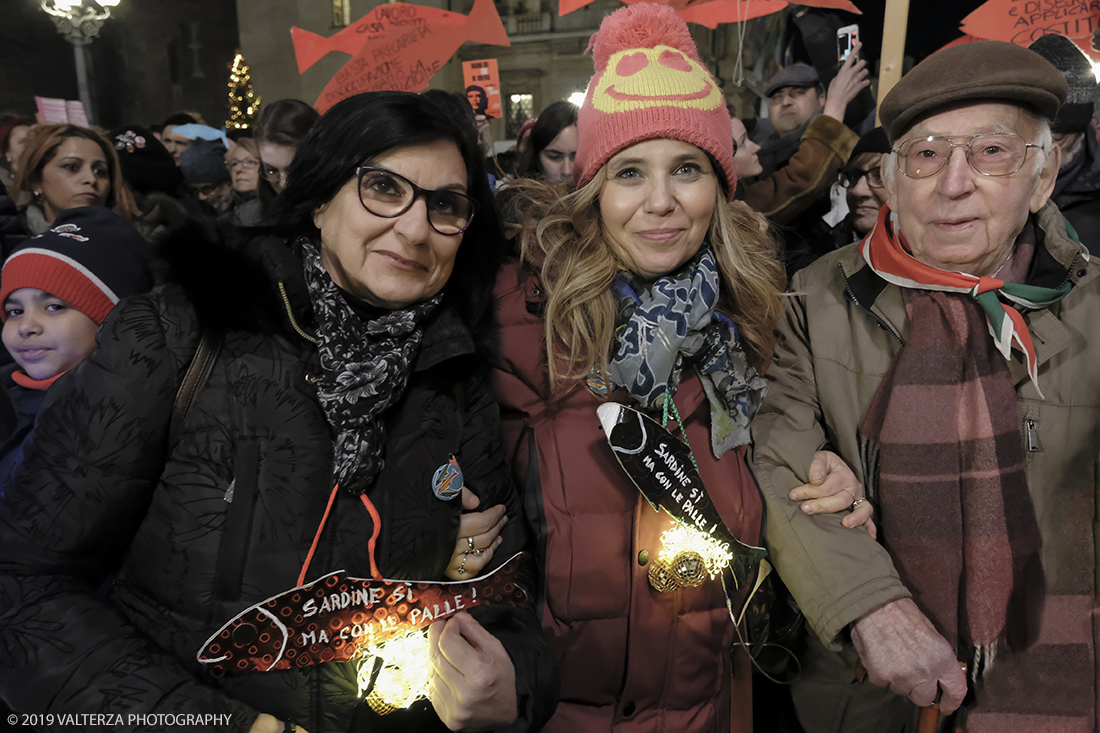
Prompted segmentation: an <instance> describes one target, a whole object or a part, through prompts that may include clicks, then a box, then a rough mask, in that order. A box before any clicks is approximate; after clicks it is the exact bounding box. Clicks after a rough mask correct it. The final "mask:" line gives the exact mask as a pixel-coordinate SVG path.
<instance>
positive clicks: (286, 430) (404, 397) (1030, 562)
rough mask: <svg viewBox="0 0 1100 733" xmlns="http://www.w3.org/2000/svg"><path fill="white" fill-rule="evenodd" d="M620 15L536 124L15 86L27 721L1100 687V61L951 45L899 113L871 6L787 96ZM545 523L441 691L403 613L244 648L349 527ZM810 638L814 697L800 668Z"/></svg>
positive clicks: (972, 717)
mask: <svg viewBox="0 0 1100 733" xmlns="http://www.w3.org/2000/svg"><path fill="white" fill-rule="evenodd" d="M856 46H857V48H856V51H857V52H858V50H859V49H858V43H857V44H856ZM591 50H592V53H593V60H594V64H595V72H594V75H593V77H592V79H591V81H590V83H589V85H588V90H587V92H586V96H585V99H584V102H583V103H582V104H581V105H580V106H579V107H578V106H576V105H574V104H572V103H570V102H565V101H561V102H554V103H553V104H551V105H549V106H548V107H547V108H546V109H544V110H542V111H541V112H540V113H539V115H538V116H537V117H536V118H532V119H531V120H529V121H528V122H527V123H526V124H524V125H523V126H522V127H521V129H520V132H519V135H518V136H517V140H516V146H515V148H514V149H513V150H509V151H506V152H505V153H500V154H497V153H496V152H495V151H494V150H493V149H491V147H490V146H488V145H487V144H486V135H485V120H484V119H483V118H484V115H483V114H482V115H480V116H479V114H478V112H479V111H478V110H475V109H473V108H472V107H471V105H473V104H474V103H476V102H480V101H482V99H483V98H484V94H479V93H478V90H477V89H476V88H473V89H472V90H471V89H466V90H462V91H460V92H457V93H448V92H445V91H441V90H430V91H428V92H425V93H423V94H413V93H407V92H396V91H393V92H385V91H383V92H371V93H367V94H360V95H356V96H352V97H349V98H347V99H345V100H343V101H341V102H339V103H338V104H336V105H335V106H333V107H332V108H331V109H330V110H328V111H327V112H326V114H324V115H323V116H320V115H318V114H317V113H316V111H314V110H313V109H312V108H311V107H310V106H309V105H307V104H305V103H303V102H300V101H297V100H280V101H276V102H273V103H270V104H268V105H265V106H264V108H263V109H262V111H261V113H260V115H259V117H258V119H257V120H256V123H255V125H254V127H253V128H252V129H251V130H250V131H247V132H246V134H238V133H234V134H233V135H229V134H227V133H226V131H225V130H224V129H218V128H216V127H213V126H209V125H207V124H206V123H205V121H204V120H203V119H201V117H200V116H198V115H196V114H194V113H177V114H173V115H171V116H170V117H168V118H167V119H165V120H164V121H163V123H161V124H160V125H156V126H151V127H147V126H143V125H136V124H130V125H124V126H121V127H119V128H117V129H115V130H111V131H103V130H99V129H91V128H85V127H79V126H75V125H70V124H58V125H43V124H36V123H35V121H34V120H33V119H31V118H29V117H24V116H19V115H9V116H7V117H0V150H2V151H3V156H2V158H3V159H2V160H0V187H2V188H0V250H2V255H3V269H2V271H0V301H2V302H3V310H2V311H0V321H3V329H2V336H3V343H4V346H5V347H6V351H7V353H6V354H4V359H3V365H2V366H0V387H2V388H3V389H2V391H0V650H3V652H2V653H0V702H2V703H4V704H5V705H6V706H7V710H5V712H7V713H10V714H11V715H12V718H11V719H12V720H20V719H21V716H23V717H24V718H26V723H27V724H28V725H29V726H31V727H34V728H38V729H41V730H65V729H66V728H65V725H66V723H65V720H66V718H65V717H64V715H65V714H88V713H95V714H107V715H118V716H120V717H118V718H117V719H116V726H115V727H116V728H117V729H118V730H129V729H135V730H136V729H145V728H146V727H148V726H147V724H146V722H145V721H147V720H148V718H147V717H142V718H139V719H137V720H138V721H139V722H134V720H135V716H133V715H131V716H130V717H129V718H126V717H125V716H126V715H127V714H135V713H136V714H140V715H141V716H149V715H151V714H166V715H176V714H187V715H194V716H196V718H195V719H196V720H201V721H205V722H197V723H195V724H194V725H193V726H189V728H190V729H194V730H215V729H217V730H231V731H248V732H250V733H251V732H255V733H284V732H285V733H291V732H293V731H305V732H308V733H324V732H326V731H365V732H368V733H371V732H375V733H377V732H381V731H391V730H392V731H432V730H455V731H458V730H468V731H484V730H498V731H508V732H509V733H519V732H527V731H531V732H534V731H550V732H551V733H553V732H556V731H562V732H567V733H588V732H592V733H596V732H597V731H598V732H606V731H612V730H614V731H621V732H623V733H630V732H633V731H638V732H642V731H654V732H655V731H677V732H679V731H684V732H687V733H694V732H696V731H698V732H699V733H703V732H711V731H738V732H744V733H748V732H749V731H754V730H755V731H769V733H770V732H772V731H775V732H777V733H786V732H787V731H794V730H798V729H799V728H800V729H801V730H803V731H805V732H806V733H864V732H866V733H931V732H932V731H956V732H961V731H969V732H970V733H983V732H985V731H996V733H1025V732H1028V733H1032V732H1033V733H1039V732H1040V731H1042V732H1044V733H1049V732H1050V731H1067V732H1068V731H1074V732H1076V731H1082V732H1084V731H1095V730H1096V729H1097V726H1098V725H1100V717H1098V715H1100V702H1098V701H1100V672H1098V669H1100V662H1098V661H1097V660H1098V659H1100V624H1098V623H1097V621H1096V619H1097V618H1098V617H1100V615H1098V608H1100V604H1098V598H1100V595H1098V593H1100V589H1098V588H1097V582H1098V581H1097V578H1098V567H1100V560H1098V558H1100V530H1098V529H1097V523H1096V521H1095V517H1096V516H1097V515H1098V512H1100V507H1098V506H1097V502H1098V495H1100V491H1098V490H1100V370H1098V369H1097V368H1096V364H1097V363H1098V362H1100V339H1098V338H1097V333H1096V330H1097V328H1098V327H1100V326H1098V324H1100V269H1098V267H1097V264H1096V263H1093V262H1092V261H1091V256H1090V252H1095V251H1097V247H1098V245H1097V243H1096V241H1097V237H1098V236H1100V230H1097V229H1096V225H1094V224H1093V223H1092V222H1093V211H1094V209H1096V206H1097V205H1098V203H1097V202H1100V178H1096V177H1095V176H1094V173H1095V170H1094V169H1096V167H1097V166H1098V165H1100V163H1097V156H1098V155H1100V143H1098V142H1097V140H1098V137H1097V128H1096V122H1095V121H1094V113H1095V112H1096V110H1095V106H1094V103H1093V95H1094V93H1095V92H1096V89H1097V83H1096V79H1095V77H1093V76H1092V72H1091V66H1089V67H1088V73H1085V68H1086V66H1087V65H1088V61H1087V59H1086V58H1085V57H1084V56H1083V54H1081V52H1080V51H1079V50H1077V49H1076V48H1075V47H1074V46H1073V44H1072V43H1071V42H1070V41H1068V40H1067V39H1065V38H1062V37H1060V36H1053V37H1048V36H1044V37H1043V38H1042V39H1040V40H1039V41H1037V42H1036V43H1035V44H1034V45H1033V47H1032V48H1031V49H1029V48H1025V47H1022V46H1017V45H1013V44H1008V43H1000V42H994V41H983V42H974V43H967V44H961V45H957V46H953V47H950V48H947V49H945V50H943V51H940V52H938V53H937V54H934V55H933V56H931V57H929V58H928V59H926V60H924V61H922V62H921V63H920V64H918V65H917V66H916V67H915V68H913V69H912V71H910V72H909V73H908V74H906V75H905V76H903V77H902V79H901V81H900V82H898V83H897V84H896V85H895V86H894V88H893V89H892V90H890V92H889V94H887V95H886V97H885V98H884V100H883V101H882V103H881V105H880V106H879V108H878V109H877V111H876V112H877V115H878V118H879V120H880V121H881V125H880V126H875V122H874V119H873V118H869V119H867V120H854V121H853V120H850V119H849V120H847V124H846V117H849V116H850V115H849V105H850V104H851V102H852V101H853V100H854V99H855V98H856V96H857V95H858V94H859V93H860V92H861V90H863V89H864V88H866V87H867V85H868V70H867V62H866V60H863V59H860V58H859V54H858V53H854V54H852V55H851V56H849V57H848V58H847V59H846V60H845V61H843V62H842V63H838V65H837V67H836V68H834V69H831V70H820V73H819V70H817V69H815V68H814V67H812V66H810V65H807V64H793V65H790V66H787V67H786V68H783V69H781V70H779V71H778V72H777V73H776V74H775V76H774V77H773V78H772V79H771V80H770V81H769V82H768V83H767V84H766V87H765V97H766V102H767V108H768V115H767V117H766V118H765V119H762V120H739V119H737V118H736V117H731V114H730V108H729V106H728V104H727V100H726V99H725V97H724V96H723V94H722V91H721V88H720V87H719V85H718V84H717V83H716V81H715V79H714V78H713V77H712V75H711V73H710V72H709V71H708V70H707V68H706V66H705V65H704V63H703V62H702V60H701V59H700V56H699V53H698V50H697V49H696V46H695V44H694V42H693V40H692V38H691V35H690V33H689V32H688V29H687V26H686V24H685V23H684V22H683V21H682V20H681V19H680V18H679V17H678V16H677V15H676V13H675V12H674V11H673V10H672V9H671V8H670V7H668V6H667V5H652V4H648V3H639V4H634V5H631V6H629V7H626V8H622V9H620V10H617V11H615V12H614V13H611V14H610V15H609V16H607V17H606V18H605V19H604V20H603V22H602V24H601V26H600V29H599V31H598V32H597V33H596V34H595V35H594V36H593V38H592V42H591ZM960 69H965V70H966V73H965V74H960V73H958V70H960ZM823 74H824V75H826V76H827V77H829V76H831V78H830V79H828V83H827V84H824V83H823V82H822V80H821V79H822V75H823ZM609 402H615V403H620V404H622V405H624V406H626V407H629V408H631V411H624V414H634V412H633V411H637V412H639V413H642V414H644V415H647V416H648V418H650V419H652V420H653V421H656V422H657V423H658V424H659V426H661V427H663V428H665V429H666V430H667V431H669V435H670V437H669V439H671V440H675V441H679V442H682V448H683V450H684V451H686V454H687V455H688V456H689V458H690V463H691V466H686V465H683V466H681V465H680V464H678V463H676V462H675V459H670V458H669V457H668V455H669V454H668V453H667V451H664V449H662V451H660V452H657V453H655V454H654V456H656V457H657V458H659V459H663V460H665V461H666V464H665V465H666V467H667V468H668V469H669V474H675V477H676V478H677V479H679V480H680V481H681V482H682V485H683V486H688V485H689V484H690V486H691V487H692V488H691V496H690V501H689V502H686V503H685V506H686V509H684V512H683V516H679V515H676V514H670V511H671V509H670V508H669V506H666V507H665V509H659V508H658V507H657V505H656V503H651V502H655V501H656V500H655V499H653V497H652V496H651V495H649V494H646V493H645V488H644V487H642V486H641V485H640V484H638V485H636V484H635V483H634V481H635V480H637V479H636V477H633V476H632V475H631V474H628V473H627V472H626V471H625V470H624V465H625V463H622V464H621V463H620V460H621V458H620V456H619V455H618V454H617V453H616V451H627V450H631V451H633V452H635V453H636V452H639V451H642V450H643V448H644V447H645V446H644V445H643V446H642V447H638V448H636V449H630V448H623V447H616V448H615V449H614V450H613V449H612V447H611V446H610V445H609V444H608V440H609V435H610V433H611V426H609V425H607V424H605V419H604V416H603V413H600V415H599V416H598V415H597V410H599V409H600V408H601V406H605V405H606V404H607V403H609ZM626 419H634V418H626ZM638 419H639V420H642V419H643V418H638ZM641 424H643V425H648V424H649V423H645V422H643V423H641ZM657 429H658V428H645V430H650V431H654V430H657ZM643 442H644V441H643ZM646 459H647V460H650V461H652V457H649V456H647V457H646ZM670 460H671V461H672V462H671V463H670V462H668V461H670ZM647 465H648V464H647ZM440 476H450V477H457V479H456V481H457V486H456V487H455V488H454V490H451V489H450V488H448V485H446V483H447V482H445V481H441V479H440ZM657 476H658V477H663V480H664V481H666V482H667V481H668V476H666V474H663V473H657ZM691 476H696V483H692V479H691ZM639 489H642V491H639ZM670 493H672V494H675V493H676V492H675V490H674V489H673V490H672V491H671V492H670ZM699 513H707V516H709V517H713V521H714V523H715V524H714V525H713V526H712V528H711V532H712V536H710V537H708V536H706V535H705V534H700V533H697V532H696V533H692V532H690V531H688V528H689V527H691V526H694V524H693V523H694V521H695V514H699ZM718 526H721V532H720V533H719V534H714V532H715V529H714V528H715V527H718ZM719 536H729V537H733V538H736V540H738V542H739V543H740V545H739V546H738V547H737V548H733V547H730V546H729V545H728V544H725V545H723V544H721V543H719V542H716V541H715V539H714V537H719ZM685 543H686V544H685ZM756 546H762V547H763V549H764V550H766V553H767V560H766V562H765V561H761V560H760V555H759V554H755V552H754V550H753V548H755V547H756ZM685 548H686V549H685ZM716 548H717V549H716ZM519 553H524V554H525V555H526V556H527V557H528V562H527V563H526V564H525V565H524V566H523V568H522V569H521V570H520V571H519V575H518V576H517V578H516V580H515V584H516V586H517V587H518V588H519V589H521V590H522V592H523V595H524V597H525V598H526V600H525V601H524V602H519V603H518V604H511V603H505V602H488V603H483V604H481V605H478V606H476V607H473V608H469V609H467V610H461V611H457V610H456V612H454V613H448V614H447V615H446V617H445V618H441V619H440V620H436V621H435V622H434V623H432V624H431V625H430V626H429V627H428V631H427V636H426V647H427V650H426V651H424V652H423V653H422V656H420V657H417V658H416V659H414V660H413V661H412V662H406V663H409V664H415V665H418V666H420V667H422V668H424V669H425V670H427V672H426V679H427V680H428V681H427V683H426V688H425V690H424V696H423V698H422V699H420V700H417V701H415V702H412V703H411V704H410V705H408V706H406V707H403V708H400V709H396V710H386V709H379V708H378V706H377V705H375V704H373V702H371V701H370V700H368V698H369V692H364V690H365V689H366V688H370V687H371V686H373V685H374V684H375V683H376V679H377V676H378V674H379V672H378V668H377V667H376V668H375V670H374V672H373V674H371V673H370V670H369V669H368V670H367V674H366V677H365V678H364V672H363V669H362V667H363V665H362V661H361V660H360V659H354V658H353V659H350V660H347V661H336V660H332V661H328V660H326V659H322V658H321V657H322V656H323V655H321V654H318V658H317V659H311V660H310V663H304V662H303V663H301V664H299V665H297V666H295V665H291V666H290V667H289V668H285V669H271V670H268V671H263V672H248V673H234V672H230V673H228V674H224V673H221V672H220V671H218V669H216V668H212V667H210V666H208V665H207V664H205V663H204V661H203V657H202V655H201V654H200V652H201V650H202V649H203V648H204V646H205V644H206V643H207V640H209V639H211V638H212V635H214V634H215V633H216V632H217V631H218V630H219V629H221V628H222V627H223V626H225V625H226V624H227V622H229V621H230V620H231V619H234V618H235V617H236V616H237V615H238V614H240V613H241V612H242V611H243V610H245V609H248V608H249V607H253V606H257V605H258V604H262V603H264V602H266V601H267V599H271V598H274V597H277V596H280V594H284V593H287V592H294V589H296V588H300V587H301V586H304V585H305V584H307V583H310V582H312V581H314V580H316V579H318V578H322V577H326V576H329V575H330V574H333V573H336V572H338V571H344V572H346V573H347V574H348V575H349V576H354V577H357V578H370V579H373V580H378V581H381V580H383V579H385V580H389V581H409V582H411V581H421V582H437V583H463V582H465V581H470V580H474V579H479V578H486V577H490V576H492V575H493V573H495V572H497V571H498V570H499V569H500V568H501V565H502V564H503V563H504V562H505V561H507V560H509V558H512V557H513V556H515V555H517V554H519ZM761 554H762V553H761ZM792 611H793V613H794V616H795V618H796V619H797V618H802V617H804V619H805V623H804V625H802V626H800V625H799V624H798V623H794V624H793V625H789V626H787V627H786V628H785V629H784V633H783V634H780V633H778V628H777V627H778V625H779V624H780V623H781V618H784V615H785V614H790V613H791V612H792ZM437 613H438V610H437ZM243 628H244V627H243V626H242V627H237V631H235V632H234V635H236V634H237V632H239V631H241V630H242V629H243ZM249 628H251V627H249ZM788 632H789V633H788ZM250 641H251V637H250V639H246V640H245V641H244V642H243V643H244V645H245V646H247V645H248V643H250ZM777 649H778V650H779V652H780V654H779V658H780V659H782V660H783V661H784V664H783V665H780V667H785V669H782V670H781V669H779V667H777V666H776V665H775V664H774V660H775V659H776V655H775V653H774V652H775V651H776V650H777ZM254 653H255V652H254ZM765 656H767V657H768V660H769V661H765ZM754 670H755V671H754ZM775 674H783V675H785V679H784V681H785V683H787V684H788V686H789V692H788V693H786V694H787V699H788V700H789V701H790V707H791V709H793V711H794V713H793V716H792V715H791V714H790V711H786V710H776V709H772V707H771V704H769V703H765V702H762V699H761V697H760V695H759V694H757V695H756V697H755V699H754V690H753V685H754V682H755V683H757V684H758V691H759V689H760V687H761V686H763V683H764V682H765V680H766V679H770V678H771V677H772V676H773V675H775ZM363 679H368V680H369V684H367V686H366V688H364V684H363ZM50 715H55V716H56V717H48V716H50ZM26 716H29V717H26ZM792 717H796V718H797V722H795V721H794V720H792ZM189 720H190V719H189ZM127 721H129V722H127Z"/></svg>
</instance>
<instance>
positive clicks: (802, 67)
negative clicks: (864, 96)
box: [752, 64, 844, 178]
mask: <svg viewBox="0 0 1100 733" xmlns="http://www.w3.org/2000/svg"><path fill="white" fill-rule="evenodd" d="M764 96H765V97H767V98H768V120H767V122H762V123H761V124H759V125H757V127H756V129H754V130H753V134H752V139H753V142H755V143H757V144H758V145H759V146H760V152H759V153H758V155H759V158H760V164H761V165H762V166H763V167H764V172H763V173H762V174H761V178H766V177H768V176H770V175H771V174H772V173H774V172H775V170H776V169H777V168H780V167H781V166H783V165H784V164H785V163H786V162H787V161H788V160H790V159H791V156H793V155H794V154H795V151H796V150H798V143H799V141H800V140H801V139H802V135H803V133H805V132H806V130H807V129H808V128H809V126H810V121H811V120H813V119H814V118H816V117H817V116H818V115H820V114H821V113H822V111H823V110H824V108H825V88H824V87H822V86H821V80H820V79H819V78H818V76H817V71H815V70H814V67H812V66H809V65H808V64H792V65H790V66H787V67H785V68H782V69H780V70H779V71H778V72H776V74H775V76H773V77H772V78H771V79H770V80H769V81H768V83H767V85H766V86H765V87H764ZM840 115H841V120H843V117H844V109H843V108H842V109H841V110H840Z"/></svg>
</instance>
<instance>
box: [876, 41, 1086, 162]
mask: <svg viewBox="0 0 1100 733" xmlns="http://www.w3.org/2000/svg"><path fill="white" fill-rule="evenodd" d="M1068 94H1069V85H1068V84H1066V78H1065V77H1064V76H1063V75H1062V72H1060V71H1058V69H1056V68H1055V67H1054V65H1053V64H1051V63H1050V62H1049V61H1047V60H1046V59H1044V58H1043V57H1042V56H1040V55H1039V54H1037V53H1035V52H1034V51H1030V50H1028V49H1026V48H1024V47H1023V46H1017V45H1016V44H1014V43H1005V42H1004V41H976V42H974V43H962V44H959V45H957V46H952V47H950V48H945V49H944V50H942V51H940V52H939V53H935V54H933V55H931V56H929V57H928V58H926V59H925V60H924V61H922V62H920V63H919V64H917V65H916V66H915V67H914V68H913V70H912V71H910V72H909V73H908V74H906V75H905V76H903V77H902V78H901V81H899V82H898V83H897V84H896V85H895V86H894V88H893V89H891V90H890V93H889V94H887V95H886V99H884V100H882V105H881V107H880V108H879V116H880V118H881V119H882V126H883V127H884V128H886V134H887V135H889V137H890V142H896V141H897V139H898V138H899V137H900V136H901V135H902V134H904V133H905V131H906V130H908V129H909V128H910V127H912V126H913V125H914V124H915V123H916V122H917V121H918V120H919V119H920V118H922V117H925V116H927V115H928V114H930V113H932V112H935V111H936V110H937V109H939V108H940V107H945V106H947V105H951V104H957V103H959V102H965V101H968V100H974V101H992V102H1007V103H1009V104H1018V105H1020V106H1022V107H1027V108H1029V109H1030V110H1031V111H1032V112H1035V113H1037V114H1039V115H1041V116H1043V117H1046V118H1047V119H1050V120H1053V119H1054V118H1055V117H1056V116H1057V115H1058V108H1059V107H1060V106H1061V105H1062V102H1064V101H1065V99H1066V95H1068Z"/></svg>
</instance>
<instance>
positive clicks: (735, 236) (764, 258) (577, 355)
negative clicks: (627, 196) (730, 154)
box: [516, 166, 786, 391]
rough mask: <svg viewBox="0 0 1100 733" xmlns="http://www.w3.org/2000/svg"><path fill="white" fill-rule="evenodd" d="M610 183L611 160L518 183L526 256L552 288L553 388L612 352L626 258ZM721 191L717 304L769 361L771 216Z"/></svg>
mask: <svg viewBox="0 0 1100 733" xmlns="http://www.w3.org/2000/svg"><path fill="white" fill-rule="evenodd" d="M606 182H607V169H606V166H605V167H603V168H601V169H600V170H599V171H597V173H596V175H595V176H594V177H593V178H592V181H591V182H589V183H588V184H587V185H586V186H584V188H581V189H578V190H574V191H569V190H568V187H569V184H563V183H547V182H544V181H532V180H521V181H518V182H516V187H517V188H519V189H520V194H521V195H522V196H524V197H525V199H526V201H525V204H526V211H525V212H524V217H523V225H522V229H521V230H520V243H521V259H522V261H523V263H524V264H525V265H526V266H528V267H530V268H532V269H534V270H535V271H536V272H537V273H538V274H539V276H540V278H541V280H542V287H543V289H544V290H545V292H546V294H547V301H546V310H545V313H544V319H545V322H546V352H547V354H548V356H549V369H550V386H551V389H553V390H554V391H559V390H561V389H563V388H565V387H567V386H568V385H569V383H570V382H573V381H575V380H579V379H584V378H585V377H586V376H587V375H588V374H589V372H591V371H592V370H593V369H594V368H596V367H598V368H600V369H601V370H603V372H604V373H606V371H607V365H608V361H609V360H610V356H611V354H610V352H611V348H612V344H613V341H614V330H615V315H616V308H617V306H616V303H615V300H614V298H613V297H612V295H611V284H612V282H613V281H614V280H615V276H616V275H617V274H618V272H619V270H620V268H621V263H620V261H619V259H618V258H617V257H616V255H615V253H614V251H613V250H612V249H611V246H610V245H609V244H608V243H607V239H606V236H605V234H604V229H603V223H602V220H601V216H600V207H599V197H600V193H601V192H602V191H603V187H604V185H605V184H606ZM715 192H716V193H715V197H716V203H715V207H714V213H713V214H712V216H711V221H710V227H709V228H708V230H707V241H709V242H710V243H711V246H712V247H713V248H714V253H715V256H716V260H717V262H718V269H719V272H720V276H721V288H720V296H719V301H718V308H719V309H720V310H721V311H722V312H724V313H725V314H726V315H728V316H729V317H730V318H731V319H732V320H733V322H734V323H735V324H736V325H737V328H738V331H739V333H740V336H741V343H742V345H743V346H744V347H745V351H746V352H747V353H748V355H749V359H750V361H751V362H752V363H753V364H754V365H755V366H756V367H757V368H762V367H763V366H765V365H766V364H767V362H768V360H769V359H770V358H771V352H772V346H773V340H774V335H773V332H774V329H775V325H776V323H777V322H778V321H779V317H780V315H781V314H782V311H783V301H782V293H783V288H784V286H785V283H786V275H785V272H784V270H783V266H782V265H781V264H780V262H779V259H778V246H777V244H776V242H775V240H774V239H773V238H772V237H771V236H770V234H769V233H768V231H769V230H768V223H767V220H766V219H764V217H763V216H761V215H760V214H758V213H756V212H755V211H753V210H752V209H750V208H749V207H748V205H747V204H745V203H743V202H741V201H733V202H727V201H726V199H725V194H724V193H723V191H722V190H721V188H720V187H718V186H716V187H715Z"/></svg>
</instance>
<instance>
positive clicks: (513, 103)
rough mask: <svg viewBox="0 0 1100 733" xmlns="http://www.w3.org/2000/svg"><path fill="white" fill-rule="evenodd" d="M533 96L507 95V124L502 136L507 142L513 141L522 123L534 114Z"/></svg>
mask: <svg viewBox="0 0 1100 733" xmlns="http://www.w3.org/2000/svg"><path fill="white" fill-rule="evenodd" d="M534 110H535V95H533V94H509V95H508V123H507V124H506V125H505V128H504V134H505V136H507V137H508V139H509V140H515V139H516V135H517V134H519V128H521V127H523V123H524V122H526V121H527V120H528V118H530V117H531V115H533V114H535V111H534Z"/></svg>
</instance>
